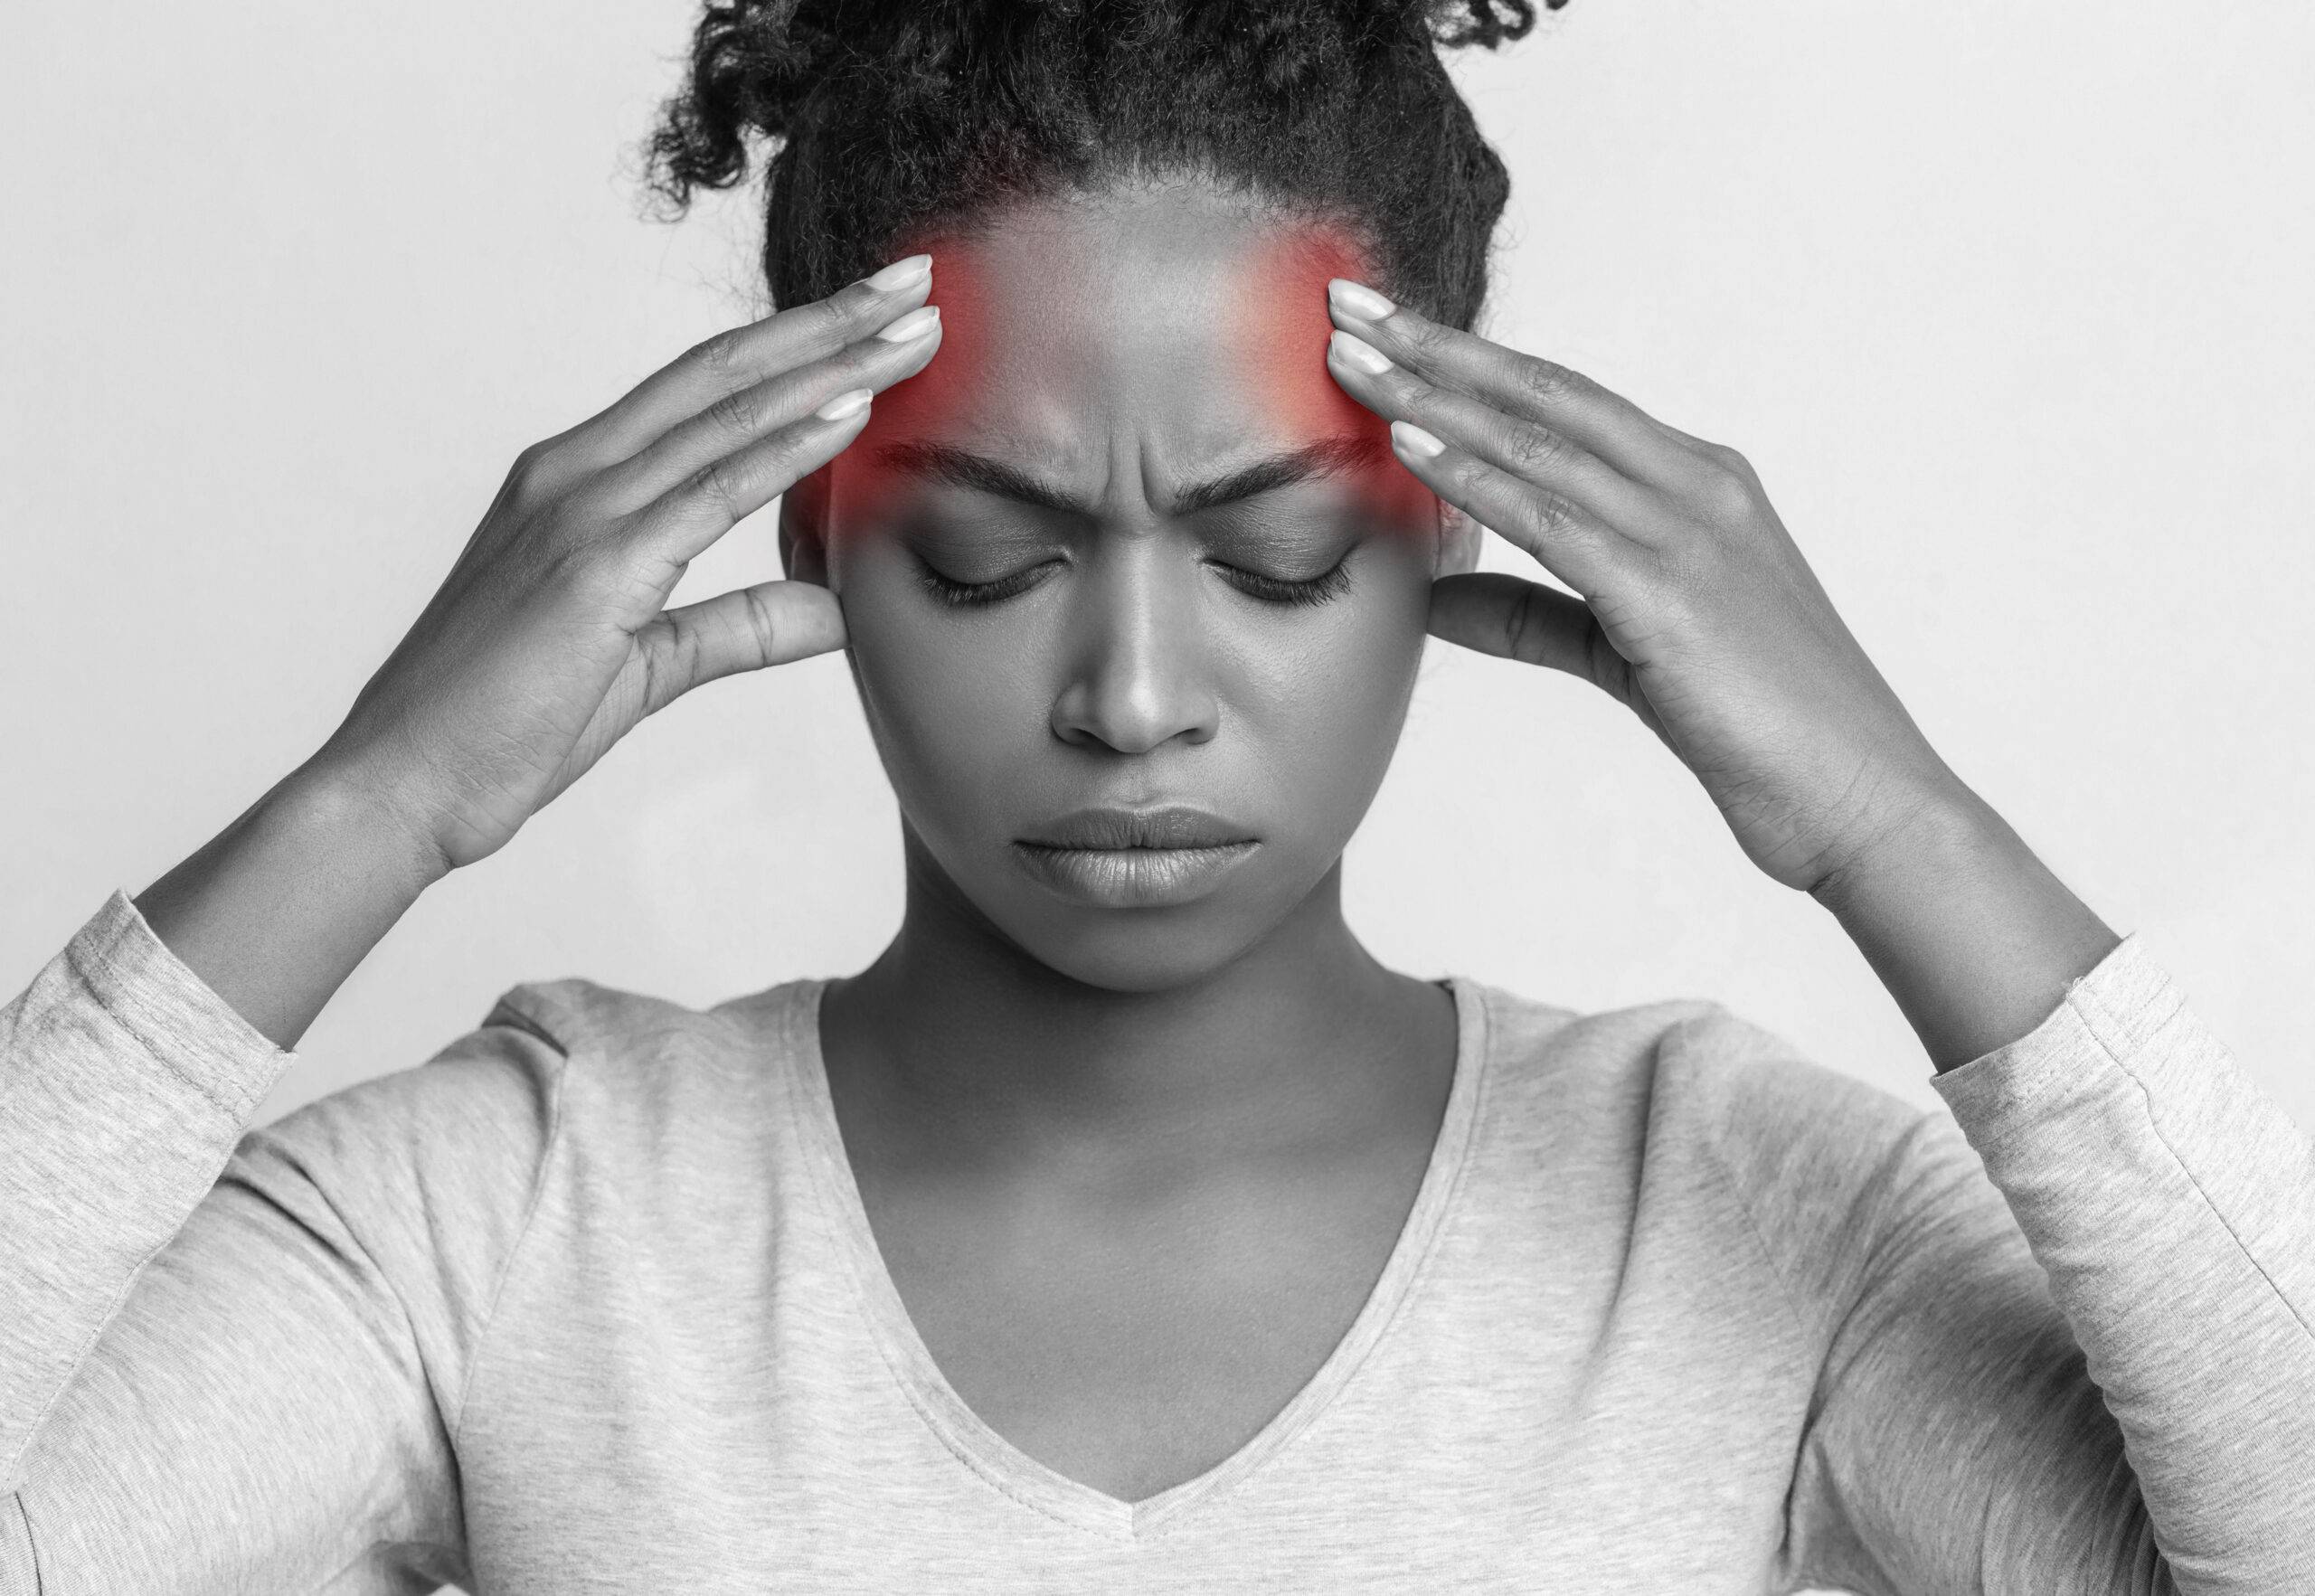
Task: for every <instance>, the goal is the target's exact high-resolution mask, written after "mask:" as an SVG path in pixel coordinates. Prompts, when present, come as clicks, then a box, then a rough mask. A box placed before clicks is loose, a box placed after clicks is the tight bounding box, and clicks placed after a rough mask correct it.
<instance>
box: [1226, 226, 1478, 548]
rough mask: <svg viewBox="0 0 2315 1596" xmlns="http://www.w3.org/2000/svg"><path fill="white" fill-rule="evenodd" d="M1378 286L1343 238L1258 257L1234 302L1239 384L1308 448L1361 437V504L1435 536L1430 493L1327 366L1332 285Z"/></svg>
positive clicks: (1288, 245)
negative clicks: (1368, 454)
mask: <svg viewBox="0 0 2315 1596" xmlns="http://www.w3.org/2000/svg"><path fill="white" fill-rule="evenodd" d="M1337 277H1340V278H1348V279H1350V280H1351V281H1353V282H1362V283H1371V282H1373V281H1374V280H1375V267H1374V263H1373V262H1372V261H1371V260H1368V259H1367V256H1366V254H1365V251H1364V250H1361V249H1359V248H1358V246H1357V245H1356V243H1355V242H1353V241H1351V240H1350V239H1349V238H1348V237H1347V236H1346V235H1345V234H1344V233H1343V232H1341V231H1339V230H1337V229H1334V228H1330V227H1326V226H1307V227H1299V228H1297V229H1295V230H1293V231H1290V232H1286V233H1283V234H1281V235H1280V236H1278V237H1276V238H1274V239H1272V240H1271V241H1268V242H1266V243H1264V244H1263V245H1262V246H1261V247H1260V248H1259V249H1258V250H1255V251H1253V254H1252V259H1250V260H1248V261H1247V263H1246V266H1245V268H1244V277H1243V280H1242V282H1241V284H1240V286H1239V288H1238V289H1237V291H1236V292H1235V293H1233V295H1232V296H1231V299H1232V303H1233V307H1234V311H1233V316H1232V328H1231V331H1232V335H1233V336H1232V339H1231V344H1232V346H1233V348H1235V349H1237V350H1238V351H1240V352H1241V356H1242V364H1241V365H1240V368H1239V373H1238V378H1239V380H1240V381H1241V382H1245V383H1246V384H1247V385H1248V387H1249V388H1250V390H1251V391H1252V392H1254V393H1255V394H1256V395H1258V396H1259V399H1260V402H1261V405H1262V406H1263V408H1264V409H1265V410H1266V411H1268V412H1269V413H1271V414H1272V415H1275V416H1277V417H1278V418H1279V422H1280V430H1281V431H1283V432H1285V433H1286V434H1288V435H1290V437H1292V438H1294V439H1297V440H1299V441H1302V442H1316V441H1318V440H1320V439H1330V438H1358V439H1365V440H1366V441H1367V442H1368V443H1370V444H1371V445H1372V446H1373V449H1374V451H1375V452H1374V461H1373V463H1372V464H1370V465H1366V466H1363V467H1358V469H1357V471H1356V477H1355V479H1356V482H1357V485H1358V496H1359V498H1360V500H1361V502H1362V505H1363V506H1364V508H1365V511H1366V513H1367V514H1368V515H1370V516H1372V517H1374V518H1375V520H1376V521H1377V522H1378V523H1380V524H1383V525H1385V526H1389V527H1393V528H1396V529H1401V530H1405V531H1420V532H1422V533H1424V534H1429V533H1430V532H1431V531H1432V529H1433V528H1434V527H1435V526H1436V524H1437V522H1436V519H1435V515H1436V512H1435V510H1434V508H1433V504H1434V501H1433V500H1432V495H1431V490H1430V489H1429V488H1427V487H1425V486H1423V485H1422V483H1421V482H1420V481H1418V480H1417V479H1416V478H1415V477H1414V476H1413V474H1412V473H1410V472H1409V471H1407V470H1406V469H1405V468H1404V467H1402V466H1400V465H1399V464H1398V461H1397V458H1396V457H1395V456H1394V455H1393V453H1392V452H1391V424H1390V423H1389V422H1388V421H1386V420H1384V419H1383V418H1382V417H1380V416H1378V415H1376V414H1375V412H1374V411H1370V410H1368V409H1367V408H1366V407H1365V405H1363V404H1360V403H1359V402H1358V401H1356V400H1355V399H1353V398H1351V396H1350V395H1349V394H1347V393H1346V392H1343V389H1342V384H1341V383H1339V382H1336V381H1335V379H1334V373H1333V372H1332V371H1331V370H1329V369H1328V364H1327V349H1328V344H1329V342H1330V341H1331V340H1332V338H1333V336H1334V330H1335V324H1334V320H1333V318H1332V316H1330V315H1329V314H1328V308H1327V283H1328V279H1332V278H1337Z"/></svg>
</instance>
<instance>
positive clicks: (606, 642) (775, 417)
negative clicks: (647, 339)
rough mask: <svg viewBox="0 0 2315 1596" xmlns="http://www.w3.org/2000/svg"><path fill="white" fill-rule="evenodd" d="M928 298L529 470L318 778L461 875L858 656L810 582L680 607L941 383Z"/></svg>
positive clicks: (798, 315)
mask: <svg viewBox="0 0 2315 1596" xmlns="http://www.w3.org/2000/svg"><path fill="white" fill-rule="evenodd" d="M930 291H931V259H930V258H929V257H926V256H915V257H912V258H911V259H910V260H904V261H900V262H896V263H895V264H894V265H893V266H890V267H887V268H885V269H883V271H881V272H878V273H877V274H876V275H875V276H874V277H871V278H867V279H863V280H862V281H860V282H856V283H854V284H852V285H851V286H849V287H848V288H843V289H841V290H839V291H838V292H836V293H835V294H833V295H831V296H830V297H827V298H826V299H821V300H817V301H815V302H813V303H811V304H808V305H800V306H798V307H795V308H793V309H790V310H785V311H782V312H780V314H778V315H776V316H770V317H768V318H766V319H764V320H762V321H759V322H754V323H751V324H749V325H747V326H740V327H734V328H732V329H731V330H729V331H727V332H724V333H721V334H718V335H716V336H714V337H713V338H710V339H708V340H707V341H706V342H705V343H704V344H701V345H698V346H697V347H695V348H694V349H692V350H690V351H688V352H686V353H685V354H683V355H682V356H680V357H678V358H677V359H676V360H675V361H674V362H673V363H671V364H668V365H666V366H665V367H663V368H662V369H660V370H659V371H657V372H655V373H652V374H651V375H650V376H649V377H647V378H646V379H645V380H644V381H643V382H641V383H639V384H638V386H637V387H636V388H635V389H634V390H633V391H631V392H628V394H626V395H625V396H624V397H623V398H621V399H620V400H619V401H618V402H617V403H615V404H613V405H611V406H610V407H609V409H608V410H605V411H602V412H601V413H600V414H599V415H596V416H594V417H593V418H591V419H590V420H585V421H582V422H581V423H580V424H579V425H578V426H576V427H573V428H572V429H571V430H569V431H567V432H563V433H561V434H559V435H557V436H555V437H553V438H550V439H546V440H545V441H543V442H542V443H537V444H534V445H532V446H531V447H530V448H529V449H524V451H523V452H522V454H521V455H520V456H519V457H517V458H516V459H515V467H514V469H513V470H512V471H510V472H509V473H508V474H507V477H506V485H505V486H503V487H501V488H500V489H499V492H498V497H497V499H496V501H495V502H494V503H493V504H492V505H491V506H490V509H489V511H488V513H487V514H486V515H484V516H483V519H482V524H480V525H479V526H477V528H476V529H475V532H474V535H473V536H472V537H470V538H468V540H467V545H466V548H465V550H464V552H461V553H460V554H459V556H458V562H457V563H456V564H454V565H453V566H452V567H451V569H450V572H449V576H448V577H447V578H445V579H444V581H443V582H442V585H441V588H440V589H439V590H438V591H437V592H436V593H435V595H434V597H433V599H432V600H430V601H429V602H428V604H427V606H426V608H425V609H424V610H423V611H422V612H420V615H419V617H418V619H417V622H416V623H415V624H414V625H413V626H412V627H411V629H410V632H409V635H408V636H406V637H403V638H402V642H401V643H400V644H399V645H397V646H396V647H395V648H394V650H393V652H392V654H391V655H390V656H388V657H387V659H386V662H385V663H384V664H383V666H380V667H379V668H378V671H377V674H376V675H373V676H372V677H371V678H370V681H369V684H368V685H366V686H364V688H363V690H362V692H361V694H360V695H359V696H358V697H356V698H355V700H354V707H353V709H352V710H351V711H350V712H349V713H347V715H346V717H345V722H344V723H343V724H342V725H340V726H339V727H338V729H337V730H336V731H335V732H333V733H332V734H331V736H330V738H329V740H328V741H327V742H326V743H325V744H324V745H323V747H322V749H321V750H320V751H319V752H317V754H316V755H315V757H314V759H313V760H311V761H309V767H310V768H313V769H317V770H324V771H326V772H328V773H329V774H330V775H331V776H333V777H335V778H336V779H339V780H340V781H341V782H344V783H347V784H350V785H351V786H352V787H354V788H356V789H359V790H361V791H363V792H364V793H365V794H366V795H367V796H368V798H370V799H371V800H373V801H374V802H377V803H381V804H383V806H384V809H385V813H386V815H387V817H390V818H391V819H392V822H393V823H394V824H396V825H398V826H402V827H405V828H407V829H408V831H409V832H410V835H411V840H412V842H413V843H414V844H416V845H418V846H420V848H421V849H425V850H430V851H431V854H433V855H439V860H438V862H439V866H440V869H441V870H442V871H444V872H447V871H449V870H452V869H455V868H457V867H458V866H459V865H462V864H472V863H474V862H475V861H476V860H477V859H480V858H483V857H485V856H487V855H489V854H491V853H492V852H494V851H496V849H497V848H499V847H501V846H503V845H505V844H506V840H507V839H508V838H509V837H511V836H514V835H515V831H516V830H517V829H518V828H519V827H520V826H522V824H523V822H524V821H525V820H527V819H529V818H530V817H531V816H533V815H534V814H535V813H537V812H538V810H539V809H540V808H542V807H544V806H545V805H546V803H547V802H548V801H549V800H550V799H552V798H553V797H554V796H555V795H556V794H557V793H559V792H561V791H562V789H564V788H566V787H568V786H570V785H571V783H572V782H573V781H575V780H576V779H578V778H579V777H580V776H581V775H582V774H584V773H585V772H586V770H588V769H589V767H591V766H592V765H593V764H594V762H595V761H596V760H599V759H600V758H602V756H603V754H604V752H605V751H607V750H608V749H609V747H610V746H611V744H612V743H614V742H617V741H619V739H620V738H621V737H623V736H625V735H626V734H627V732H628V731H630V730H631V729H632V728H633V727H634V726H635V724H636V723H637V722H639V721H641V720H642V719H643V718H644V717H645V716H646V715H648V714H650V713H654V712H655V711H657V710H659V709H661V708H663V707H665V706H666V704H668V703H670V702H672V701H673V700H674V699H676V697H677V696H679V695H681V694H684V693H686V692H689V691H690V690H691V689H692V688H694V687H695V686H698V685H700V684H701V683H703V682H708V681H712V680H713V679H714V678H716V677H718V676H722V675H730V674H731V673H732V672H735V671H745V670H755V669H760V668H761V667H762V666H771V665H780V664H783V663H785V662H787V661H789V660H792V659H801V658H803V657H804V656H808V655H813V654H820V653H825V652H827V650H829V649H832V648H838V647H843V645H844V622H843V618H842V616H841V614H840V613H839V611H838V609H837V608H836V600H835V598H834V596H833V595H831V594H830V593H829V592H828V591H827V590H826V589H824V588H820V587H816V586H813V585H811V584H809V583H807V582H800V581H768V582H762V583H759V584H758V585H756V586H754V587H750V588H742V589H738V590H733V591H731V592H727V593H723V594H720V595H718V596H717V597H715V598H712V599H707V600H702V601H700V602H698V603H694V604H686V605H684V606H682V607H681V608H678V609H664V608H663V606H664V605H665V604H666V599H667V595H668V593H669V591H670V590H673V589H674V587H675V585H676V580H677V579H678V578H679V577H681V576H682V575H683V573H684V571H685V567H687V566H688V565H689V564H690V562H692V561H693V560H694V559H695V558H697V557H698V555H699V554H700V552H702V551H704V549H706V548H707V547H708V546H709V545H710V544H711V543H714V542H715V540H716V539H718V538H719V537H721V536H723V534H724V533H726V532H728V531H730V530H731V528H732V525H733V524H735V523H737V522H738V521H739V520H740V519H741V518H742V516H744V515H748V514H749V513H750V512H751V511H753V510H756V509H759V508H761V506H763V505H766V504H769V503H770V501H771V500H772V499H774V498H776V497H778V496H780V494H781V493H784V492H785V491H787V489H788V488H789V487H790V486H793V485H794V484H795V483H796V482H797V481H798V479H799V478H801V477H804V476H805V475H807V474H808V473H809V472H811V471H813V470H816V469H817V468H818V467H821V466H822V465H825V464H826V463H827V461H828V460H829V459H831V458H834V457H835V456H836V454H837V453H838V452H839V451H840V450H842V449H844V447H845V446H846V444H848V443H850V442H851V441H852V440H853V439H855V437H857V436H858V435H859V433H860V430H861V428H862V427H863V426H864V425H865V422H866V420H867V418H868V411H869V395H870V393H872V392H874V391H876V390H880V389H883V388H885V387H887V386H889V385H890V384H892V383H893V382H899V381H900V380H901V379H902V378H903V377H908V376H912V375H913V374H915V373H917V372H919V371H921V370H922V369H923V367H924V365H925V364H926V362H928V361H929V360H931V357H932V354H933V352H934V350H935V349H937V348H938V347H939V346H940V313H939V312H938V310H937V309H933V308H931V307H925V306H924V301H925V297H926V296H927V294H928V293H929V292H930ZM920 307H922V308H921V310H920ZM892 334H900V335H902V336H899V337H897V338H894V337H892V336H890V335H892Z"/></svg>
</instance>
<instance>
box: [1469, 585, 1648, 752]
mask: <svg viewBox="0 0 2315 1596" xmlns="http://www.w3.org/2000/svg"><path fill="white" fill-rule="evenodd" d="M1430 630H1431V634H1432V636H1433V637H1444V638H1445V639H1446V640H1447V641H1449V642H1450V643H1459V644H1460V645H1461V646H1462V647H1466V648H1473V649H1477V650H1478V651H1479V653H1481V654H1492V655H1495V656H1498V658H1503V659H1516V660H1519V661H1520V662H1522V663H1523V664H1526V665H1540V666H1545V667H1546V668H1547V669H1550V670H1555V671H1565V672H1566V673H1567V674H1568V675H1572V676H1581V677H1582V678H1583V680H1585V681H1587V682H1589V683H1591V684H1592V685H1593V686H1594V687H1597V688H1599V689H1600V690H1601V691H1602V692H1603V693H1607V694H1611V695H1612V696H1614V697H1615V698H1616V699H1618V700H1619V701H1620V702H1621V703H1622V704H1624V706H1625V707H1626V708H1628V709H1630V710H1632V711H1633V712H1634V713H1637V714H1638V715H1639V717H1640V719H1641V720H1643V721H1646V722H1648V723H1649V728H1650V730H1653V731H1655V732H1657V734H1658V736H1661V735H1662V734H1663V733H1662V730H1661V728H1660V727H1658V724H1657V721H1656V716H1655V713H1654V711H1653V709H1652V708H1650V707H1649V704H1648V702H1647V700H1646V699H1644V698H1642V697H1640V696H1639V693H1638V691H1637V687H1638V684H1637V682H1636V680H1635V679H1634V677H1633V675H1632V668H1631V664H1630V661H1629V660H1627V659H1625V658H1624V656H1622V655H1620V654H1619V653H1617V652H1616V648H1615V645H1614V644H1612V643H1611V642H1610V641H1609V640H1608V634H1607V633H1606V632H1605V631H1603V630H1602V628H1601V626H1600V618H1599V617H1598V616H1596V615H1594V614H1592V607H1591V606H1590V605H1588V604H1586V603H1585V602H1584V601H1583V600H1581V599H1579V598H1577V597H1576V596H1575V595H1574V594H1573V593H1564V592H1562V591H1560V590H1559V589H1557V588H1554V587H1546V586H1545V585H1544V584H1543V583H1542V582H1533V581H1527V580H1526V578H1525V577H1519V576H1513V575H1511V574H1510V573H1509V572H1508V571H1469V572H1465V573H1461V574H1458V575H1454V576H1442V577H1441V578H1439V579H1438V580H1437V581H1434V582H1432V584H1431V624H1430Z"/></svg>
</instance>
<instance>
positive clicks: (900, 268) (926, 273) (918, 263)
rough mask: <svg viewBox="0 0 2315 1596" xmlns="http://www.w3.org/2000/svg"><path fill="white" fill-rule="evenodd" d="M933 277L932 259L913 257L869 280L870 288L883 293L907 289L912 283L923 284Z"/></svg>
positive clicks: (899, 262)
mask: <svg viewBox="0 0 2315 1596" xmlns="http://www.w3.org/2000/svg"><path fill="white" fill-rule="evenodd" d="M931 275H932V257H931V256H930V255H911V256H910V257H909V258H908V259H907V260H895V261H893V263H892V264H891V265H890V266H887V267H886V268H884V269H883V270H882V271H880V272H878V273H876V274H875V276H874V277H872V278H869V279H867V283H868V286H869V287H870V288H875V289H877V290H879V291H880V292H883V293H887V294H889V293H891V292H892V291H893V289H894V288H907V287H908V286H909V285H910V284H912V283H919V282H922V281H923V280H924V279H926V278H928V277H930V276H931Z"/></svg>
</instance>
